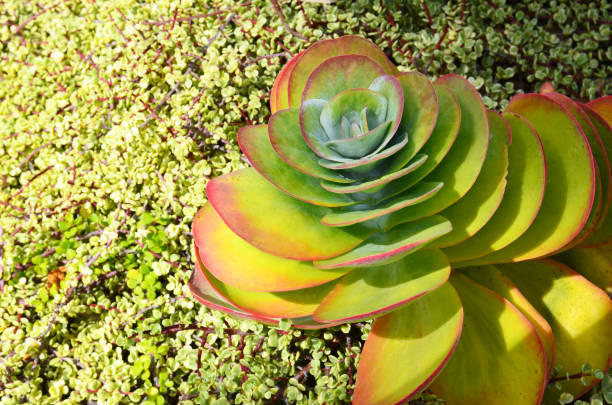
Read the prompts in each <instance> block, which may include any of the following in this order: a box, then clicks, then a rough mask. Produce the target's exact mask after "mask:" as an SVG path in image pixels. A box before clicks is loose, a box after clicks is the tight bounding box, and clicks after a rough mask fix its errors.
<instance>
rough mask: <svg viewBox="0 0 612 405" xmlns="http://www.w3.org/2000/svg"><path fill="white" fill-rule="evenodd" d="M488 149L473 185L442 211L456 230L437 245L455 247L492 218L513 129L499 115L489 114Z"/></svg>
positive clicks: (501, 191)
mask: <svg viewBox="0 0 612 405" xmlns="http://www.w3.org/2000/svg"><path fill="white" fill-rule="evenodd" d="M488 117H489V127H490V132H491V134H490V136H489V147H488V148H487V155H486V157H485V161H484V164H483V166H482V169H481V171H480V174H479V175H478V178H477V179H476V182H475V183H474V185H473V186H472V187H471V188H470V190H469V191H468V192H467V194H465V195H464V196H463V197H462V198H461V199H460V200H459V201H457V202H456V203H454V204H453V205H451V206H450V207H448V208H446V209H444V210H443V211H441V212H440V215H442V216H443V217H445V218H448V220H449V221H451V223H452V224H453V230H452V231H451V232H449V233H447V234H446V235H444V236H443V237H441V238H440V239H438V240H437V241H435V242H434V246H436V247H443V246H450V245H455V244H457V243H459V242H461V241H463V240H465V239H467V238H469V237H470V236H472V235H473V234H475V233H476V232H478V231H479V230H480V229H481V228H482V227H483V226H485V224H486V223H487V222H488V221H489V219H491V217H492V216H493V214H494V213H495V211H496V210H497V208H498V207H499V204H500V203H501V201H502V198H503V196H504V191H505V189H506V174H507V173H508V144H509V143H510V136H511V135H510V127H509V126H508V122H507V121H506V120H505V119H504V118H503V117H502V116H501V115H499V114H498V113H496V112H493V111H490V110H489V111H488Z"/></svg>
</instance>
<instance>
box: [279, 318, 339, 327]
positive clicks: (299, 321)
mask: <svg viewBox="0 0 612 405" xmlns="http://www.w3.org/2000/svg"><path fill="white" fill-rule="evenodd" d="M290 320H291V326H293V327H296V328H299V329H325V328H330V327H332V326H336V325H340V324H341V323H327V322H317V321H315V320H314V318H313V317H312V315H307V316H302V317H299V318H291V319H290Z"/></svg>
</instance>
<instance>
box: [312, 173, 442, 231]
mask: <svg viewBox="0 0 612 405" xmlns="http://www.w3.org/2000/svg"><path fill="white" fill-rule="evenodd" d="M443 186H444V184H442V183H430V182H427V181H422V182H420V183H419V184H417V185H416V186H414V187H412V188H411V189H410V190H408V191H406V192H404V193H402V194H401V195H399V196H397V197H396V198H393V199H391V200H387V201H385V202H383V203H381V204H378V205H377V206H375V207H373V208H371V209H366V208H363V209H360V208H354V209H344V210H336V211H332V212H330V213H328V214H326V215H325V216H324V217H323V219H321V223H323V224H325V225H329V226H348V225H352V224H356V223H360V222H365V221H370V220H375V219H376V218H380V217H383V216H385V215H387V214H390V213H392V212H394V211H397V210H400V209H402V208H405V207H408V206H410V205H414V204H418V203H421V202H423V201H425V200H427V199H428V198H431V197H433V196H434V195H435V194H436V193H437V192H438V191H440V189H441V188H442V187H443ZM372 226H375V227H377V228H378V229H380V230H386V229H388V228H391V227H392V226H390V225H389V223H388V222H387V221H385V220H381V221H380V222H374V221H372Z"/></svg>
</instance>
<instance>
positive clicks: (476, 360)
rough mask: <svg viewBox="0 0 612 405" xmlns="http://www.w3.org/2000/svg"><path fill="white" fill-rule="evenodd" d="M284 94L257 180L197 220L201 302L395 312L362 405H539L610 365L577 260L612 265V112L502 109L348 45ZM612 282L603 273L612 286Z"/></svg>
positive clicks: (276, 94) (349, 316) (251, 171)
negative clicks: (583, 371) (585, 369)
mask: <svg viewBox="0 0 612 405" xmlns="http://www.w3.org/2000/svg"><path fill="white" fill-rule="evenodd" d="M270 98H271V100H270V107H271V110H272V114H273V115H272V116H271V117H270V120H269V121H268V124H267V125H259V126H248V127H245V128H242V129H241V130H240V131H239V133H238V142H239V144H240V147H241V149H242V151H243V152H244V154H245V155H246V157H247V158H248V160H249V161H250V162H251V164H252V165H253V168H247V169H243V170H240V171H237V172H234V173H230V174H227V175H225V176H221V177H217V178H215V179H212V180H211V181H210V182H209V183H208V187H207V196H208V199H209V203H208V204H207V205H206V206H204V207H203V208H202V209H201V210H200V212H199V213H198V214H197V215H196V217H195V219H194V223H193V235H194V240H195V249H196V252H197V255H196V256H197V263H196V270H195V271H194V273H193V276H192V279H191V281H190V287H191V290H192V292H193V294H194V296H195V297H196V298H197V299H198V300H200V301H201V302H202V303H204V304H205V305H208V306H210V307H212V308H215V309H219V310H221V311H224V312H226V313H229V314H231V315H234V316H238V317H243V318H248V319H255V320H259V321H262V322H266V323H270V324H276V323H277V322H278V320H279V319H280V318H286V319H290V320H291V321H292V323H293V325H294V326H295V327H298V328H322V327H327V326H331V325H336V324H339V323H344V322H354V321H359V320H363V319H369V318H375V317H378V319H377V320H376V321H375V322H374V324H373V326H372V332H371V334H370V336H369V337H368V340H367V341H366V343H365V346H364V348H363V352H362V355H361V361H360V363H359V370H358V374H357V382H356V388H355V393H354V398H353V402H354V403H363V404H374V403H382V404H386V403H397V402H400V401H404V400H407V399H409V398H412V397H414V396H416V395H418V394H419V393H420V392H421V391H422V390H423V389H425V388H427V387H429V388H430V389H431V390H432V391H433V392H434V393H436V394H439V395H441V396H442V397H443V398H445V399H446V400H447V402H448V403H449V404H477V403H495V404H512V405H514V404H538V403H540V402H541V401H542V398H543V396H544V395H545V387H546V384H547V381H549V380H550V379H551V373H552V371H553V366H554V365H563V366H564V370H565V372H568V373H569V374H573V373H576V372H579V371H580V367H581V365H582V364H583V363H585V362H588V363H589V364H590V365H591V367H593V368H598V369H607V368H608V366H609V365H610V360H611V358H612V345H611V344H610V341H609V337H610V336H612V302H611V301H610V299H609V297H608V296H607V294H606V293H605V292H604V291H603V290H602V289H600V288H599V287H597V286H596V285H595V284H593V283H591V282H590V281H588V280H587V279H586V278H584V277H582V276H580V275H579V274H578V273H576V272H575V271H573V270H572V269H570V268H569V267H567V266H566V265H564V264H562V262H567V263H571V262H572V260H573V259H574V258H575V254H573V253H572V252H575V251H579V252H584V249H585V247H587V248H586V249H592V250H593V251H596V252H597V253H598V254H601V255H603V256H604V258H605V260H611V257H610V255H609V254H608V256H606V254H607V253H606V252H609V250H605V249H598V248H597V247H596V246H600V245H604V244H607V243H610V241H611V239H612V237H611V232H612V214H609V213H608V209H609V205H610V196H611V192H612V186H611V175H610V163H609V162H610V161H609V159H608V156H609V155H610V152H611V150H610V149H611V147H612V129H611V127H610V123H611V122H612V116H611V111H612V99H611V98H610V97H606V98H602V99H598V100H595V101H593V102H591V103H589V104H586V105H585V104H580V103H576V102H574V101H572V100H570V99H569V98H567V97H565V96H562V95H560V94H557V93H555V92H554V91H552V89H548V90H547V91H546V92H544V93H543V94H524V95H519V96H516V97H514V98H513V99H512V100H511V101H510V104H509V105H508V107H507V108H506V109H505V111H504V112H503V113H502V114H499V113H496V112H494V111H488V110H487V109H486V108H485V107H484V105H483V103H482V100H481V98H480V96H479V95H478V93H477V91H476V90H475V89H474V87H473V86H472V85H471V84H470V83H469V82H468V81H467V80H465V79H463V78H461V77H459V76H456V75H447V76H443V77H441V78H439V79H437V80H436V81H434V82H433V83H432V82H430V81H429V79H428V78H427V77H425V76H424V75H422V74H421V73H418V72H409V73H400V72H399V71H398V70H397V69H396V67H395V66H394V65H393V64H392V63H391V62H390V61H389V60H388V59H387V57H386V56H385V54H384V53H383V52H381V51H380V50H379V49H378V48H377V47H376V46H375V45H374V44H372V43H371V42H369V41H367V40H365V39H362V38H359V37H356V36H346V37H341V38H337V39H332V40H325V41H320V42H317V43H315V44H314V45H312V46H311V47H310V48H308V49H307V50H305V51H304V52H302V53H300V54H298V55H297V56H295V57H294V58H293V59H292V60H291V61H290V62H289V63H288V64H287V65H286V66H285V67H284V68H283V69H282V71H281V72H280V74H279V76H278V77H277V79H276V81H275V83H274V86H273V88H272V92H271V95H270ZM577 246H580V247H581V249H583V250H579V249H575V250H569V249H570V248H573V247H577ZM589 247H590V248H589ZM560 252H563V253H561V255H559V256H557V259H558V260H557V261H554V260H550V259H542V258H544V257H548V256H551V255H555V254H559V253H560ZM587 252H588V250H587ZM587 256H588V253H587ZM609 263H610V262H608V264H609ZM610 267H612V266H609V267H607V268H606V267H605V266H604V267H602V268H601V269H599V268H597V267H596V268H593V267H589V271H590V272H591V275H592V274H595V275H596V277H594V279H595V280H599V281H600V282H602V281H601V280H604V281H603V283H604V284H605V285H606V286H607V287H610ZM606 283H607V284H606ZM594 383H596V380H595V379H593V378H592V377H588V378H587V384H586V386H585V385H584V384H582V383H581V382H580V380H576V379H569V380H567V381H561V384H562V389H563V390H564V391H567V392H570V393H572V394H573V395H574V396H576V397H577V396H579V395H581V394H582V393H584V392H586V391H587V390H588V389H589V387H590V386H592V385H593V384H594ZM557 392H558V391H557ZM546 395H547V397H546V402H548V403H554V402H556V399H555V398H554V395H555V391H554V390H547V391H546Z"/></svg>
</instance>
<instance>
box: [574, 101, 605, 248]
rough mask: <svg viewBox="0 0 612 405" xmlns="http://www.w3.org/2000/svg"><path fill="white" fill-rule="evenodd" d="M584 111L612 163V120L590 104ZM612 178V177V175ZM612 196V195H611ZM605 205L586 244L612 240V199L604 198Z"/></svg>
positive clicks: (594, 244) (583, 106)
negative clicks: (609, 120)
mask: <svg viewBox="0 0 612 405" xmlns="http://www.w3.org/2000/svg"><path fill="white" fill-rule="evenodd" d="M581 107H582V109H583V110H584V112H585V113H586V114H587V116H588V117H589V119H590V120H591V122H592V123H593V126H594V127H595V129H596V130H597V133H598V134H599V136H600V138H601V141H602V143H603V145H604V147H605V152H606V155H607V157H608V164H610V163H612V122H607V121H606V120H605V119H604V118H603V117H602V116H601V115H600V114H599V113H597V112H596V111H595V110H593V109H592V108H591V107H590V106H589V105H584V104H583V105H581ZM611 179H612V177H611ZM602 184H603V185H604V187H605V180H604V178H603V176H602ZM611 197H612V196H611ZM602 203H603V207H602V210H601V214H600V215H601V221H600V222H599V224H598V228H597V229H595V231H594V232H593V233H592V234H591V235H590V236H589V237H588V238H587V240H586V241H585V242H584V245H587V246H596V245H600V244H605V243H607V242H609V241H610V240H612V213H611V210H610V208H611V207H610V205H611V204H612V201H606V199H605V197H604V198H603V202H602Z"/></svg>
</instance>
